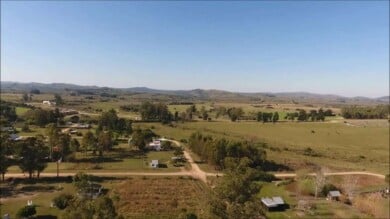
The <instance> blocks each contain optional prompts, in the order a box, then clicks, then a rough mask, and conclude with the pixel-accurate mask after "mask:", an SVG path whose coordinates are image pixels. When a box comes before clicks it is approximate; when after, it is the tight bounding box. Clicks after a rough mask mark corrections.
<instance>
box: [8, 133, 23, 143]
mask: <svg viewBox="0 0 390 219" xmlns="http://www.w3.org/2000/svg"><path fill="white" fill-rule="evenodd" d="M9 139H10V140H12V141H19V140H22V137H20V136H19V135H17V134H10V135H9Z"/></svg>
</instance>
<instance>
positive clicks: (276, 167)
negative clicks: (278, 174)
mask: <svg viewBox="0 0 390 219" xmlns="http://www.w3.org/2000/svg"><path fill="white" fill-rule="evenodd" d="M261 169H262V170H263V171H291V170H293V169H292V168H291V167H289V166H286V165H284V164H279V163H276V162H275V161H271V160H266V161H264V163H263V164H262V165H261Z"/></svg>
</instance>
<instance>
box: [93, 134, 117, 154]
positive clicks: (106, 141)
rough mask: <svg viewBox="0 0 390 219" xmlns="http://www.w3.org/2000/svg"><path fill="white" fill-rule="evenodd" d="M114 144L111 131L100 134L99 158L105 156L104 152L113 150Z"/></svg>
mask: <svg viewBox="0 0 390 219" xmlns="http://www.w3.org/2000/svg"><path fill="white" fill-rule="evenodd" d="M113 144H114V143H113V140H112V133H111V132H110V131H103V132H100V133H99V136H98V142H97V148H98V151H99V156H103V152H104V151H108V150H111V148H112V146H113Z"/></svg>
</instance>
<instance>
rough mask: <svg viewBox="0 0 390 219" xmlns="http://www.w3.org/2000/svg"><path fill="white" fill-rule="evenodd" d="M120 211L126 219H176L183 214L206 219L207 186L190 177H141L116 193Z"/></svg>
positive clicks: (114, 191)
mask: <svg viewBox="0 0 390 219" xmlns="http://www.w3.org/2000/svg"><path fill="white" fill-rule="evenodd" d="M112 192H113V194H115V195H117V196H119V199H118V202H117V210H118V212H119V213H120V214H122V215H123V216H124V217H125V218H129V217H130V218H138V217H146V218H153V217H156V218H176V217H177V216H178V215H180V214H181V213H183V212H193V213H195V214H197V215H198V216H201V218H204V217H205V214H206V212H207V210H206V203H205V201H206V194H207V188H206V186H205V185H204V184H203V183H202V182H200V181H198V180H194V179H192V178H188V177H138V178H133V179H129V180H126V181H124V182H122V183H120V184H119V185H117V186H116V189H114V190H113V191H112Z"/></svg>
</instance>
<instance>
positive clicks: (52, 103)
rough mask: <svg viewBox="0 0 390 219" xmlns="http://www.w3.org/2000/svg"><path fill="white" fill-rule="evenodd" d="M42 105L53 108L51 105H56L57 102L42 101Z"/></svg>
mask: <svg viewBox="0 0 390 219" xmlns="http://www.w3.org/2000/svg"><path fill="white" fill-rule="evenodd" d="M42 104H43V105H49V106H51V105H56V103H55V102H51V101H50V100H44V101H42Z"/></svg>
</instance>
